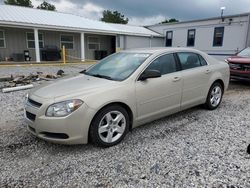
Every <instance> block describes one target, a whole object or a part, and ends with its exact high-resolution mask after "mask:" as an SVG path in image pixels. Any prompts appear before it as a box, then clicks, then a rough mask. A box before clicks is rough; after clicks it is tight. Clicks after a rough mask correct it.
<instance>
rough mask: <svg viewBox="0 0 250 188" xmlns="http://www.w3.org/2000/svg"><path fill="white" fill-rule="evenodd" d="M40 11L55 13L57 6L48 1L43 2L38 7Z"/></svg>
mask: <svg viewBox="0 0 250 188" xmlns="http://www.w3.org/2000/svg"><path fill="white" fill-rule="evenodd" d="M37 8H38V9H44V10H52V11H55V10H56V7H55V5H52V4H50V3H48V2H46V1H43V3H41V4H40V5H39V6H38V7H37Z"/></svg>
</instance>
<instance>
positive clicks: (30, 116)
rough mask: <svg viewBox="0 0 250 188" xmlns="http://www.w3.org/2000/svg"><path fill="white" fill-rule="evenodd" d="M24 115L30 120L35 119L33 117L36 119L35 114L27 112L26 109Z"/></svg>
mask: <svg viewBox="0 0 250 188" xmlns="http://www.w3.org/2000/svg"><path fill="white" fill-rule="evenodd" d="M26 117H27V118H28V119H29V120H31V121H35V119H36V115H35V114H32V113H30V112H27V111H26Z"/></svg>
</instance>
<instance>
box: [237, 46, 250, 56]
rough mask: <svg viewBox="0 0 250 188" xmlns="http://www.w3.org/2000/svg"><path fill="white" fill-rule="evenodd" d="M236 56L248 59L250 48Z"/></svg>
mask: <svg viewBox="0 0 250 188" xmlns="http://www.w3.org/2000/svg"><path fill="white" fill-rule="evenodd" d="M238 56H242V57H250V48H245V49H244V50H242V51H241V52H240V53H238Z"/></svg>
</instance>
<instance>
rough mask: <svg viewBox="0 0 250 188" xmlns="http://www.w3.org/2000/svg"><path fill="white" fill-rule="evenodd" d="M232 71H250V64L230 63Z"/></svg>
mask: <svg viewBox="0 0 250 188" xmlns="http://www.w3.org/2000/svg"><path fill="white" fill-rule="evenodd" d="M229 66H230V69H232V70H240V71H250V64H246V63H245V64H243V63H241V64H237V63H229Z"/></svg>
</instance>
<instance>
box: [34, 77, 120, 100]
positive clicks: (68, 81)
mask: <svg viewBox="0 0 250 188" xmlns="http://www.w3.org/2000/svg"><path fill="white" fill-rule="evenodd" d="M115 84H117V82H116V81H112V80H107V79H103V78H97V77H93V76H88V75H84V74H79V75H76V76H72V77H67V78H64V79H60V80H57V81H54V82H52V83H46V84H42V85H41V86H39V87H36V88H35V89H33V90H32V91H31V93H30V95H36V96H38V97H41V98H50V99H55V98H57V97H62V96H68V95H69V96H71V95H84V94H88V93H91V92H94V91H96V90H103V88H104V87H105V88H109V87H112V85H115Z"/></svg>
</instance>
